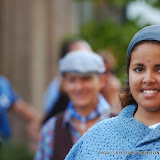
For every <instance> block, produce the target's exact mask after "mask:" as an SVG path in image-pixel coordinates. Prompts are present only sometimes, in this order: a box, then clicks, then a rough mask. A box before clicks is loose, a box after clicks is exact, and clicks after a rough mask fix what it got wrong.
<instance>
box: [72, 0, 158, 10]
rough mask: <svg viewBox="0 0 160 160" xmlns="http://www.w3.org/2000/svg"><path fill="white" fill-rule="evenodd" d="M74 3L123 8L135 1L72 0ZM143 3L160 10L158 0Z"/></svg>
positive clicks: (147, 0)
mask: <svg viewBox="0 0 160 160" xmlns="http://www.w3.org/2000/svg"><path fill="white" fill-rule="evenodd" d="M74 1H78V2H82V1H92V2H93V3H95V4H99V3H103V4H107V3H110V4H112V5H115V6H125V5H126V4H128V3H130V2H134V1H136V0H74ZM139 1H141V0H139ZM145 1H146V2H147V3H148V4H150V5H151V6H153V7H156V8H160V1H159V0H145Z"/></svg>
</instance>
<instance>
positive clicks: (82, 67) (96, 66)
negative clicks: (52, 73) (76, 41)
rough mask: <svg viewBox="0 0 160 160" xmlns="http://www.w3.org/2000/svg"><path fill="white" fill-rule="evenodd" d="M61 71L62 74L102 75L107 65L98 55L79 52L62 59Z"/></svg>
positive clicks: (60, 62)
mask: <svg viewBox="0 0 160 160" xmlns="http://www.w3.org/2000/svg"><path fill="white" fill-rule="evenodd" d="M59 69H60V72H61V73H62V74H63V73H78V74H91V73H96V74H102V73H104V72H105V65H104V61H103V58H102V57H101V56H99V55H98V54H96V53H94V52H92V51H87V50H77V51H72V52H69V53H67V54H66V56H64V57H63V58H62V59H60V61H59Z"/></svg>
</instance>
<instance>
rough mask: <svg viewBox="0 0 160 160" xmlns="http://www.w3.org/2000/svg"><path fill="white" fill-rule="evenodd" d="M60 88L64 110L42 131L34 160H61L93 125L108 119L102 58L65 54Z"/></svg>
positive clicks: (90, 54)
mask: <svg viewBox="0 0 160 160" xmlns="http://www.w3.org/2000/svg"><path fill="white" fill-rule="evenodd" d="M59 68H60V72H61V74H62V85H63V88H64V90H65V92H66V93H67V95H68V96H69V99H70V101H69V103H68V105H67V106H66V110H65V111H64V112H62V113H60V114H58V115H57V116H54V117H52V118H50V119H49V120H48V121H47V122H46V123H45V124H44V125H43V127H42V131H41V139H40V142H39V147H38V150H37V153H36V155H35V160H44V159H47V160H51V159H55V160H64V158H65V156H66V154H67V153H68V152H69V150H70V148H71V147H72V145H73V144H75V143H76V142H77V141H78V139H79V138H80V137H81V136H82V135H83V134H84V133H85V132H86V131H87V130H88V129H89V128H90V127H91V126H93V125H94V124H95V123H97V122H99V121H101V120H102V119H106V118H110V105H109V104H108V102H107V101H106V100H105V99H104V98H103V96H102V95H101V94H100V90H101V89H102V88H103V87H104V75H103V73H104V72H105V70H106V69H105V65H104V62H103V58H102V57H101V56H99V55H98V54H95V53H93V52H92V51H89V50H77V51H72V52H70V53H67V54H66V56H64V57H63V58H62V59H61V60H60V62H59Z"/></svg>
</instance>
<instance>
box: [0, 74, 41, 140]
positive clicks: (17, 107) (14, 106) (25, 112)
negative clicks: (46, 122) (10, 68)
mask: <svg viewBox="0 0 160 160" xmlns="http://www.w3.org/2000/svg"><path fill="white" fill-rule="evenodd" d="M8 111H14V112H15V113H17V114H18V115H19V116H21V117H22V118H23V119H24V120H27V122H28V126H27V131H28V135H29V137H30V138H31V139H35V138H36V139H37V136H39V130H40V121H41V118H40V116H39V115H38V114H37V113H36V111H35V110H34V109H33V107H31V106H30V105H29V104H28V103H26V102H25V101H24V100H23V99H22V98H20V97H19V96H18V95H17V93H16V92H15V91H14V90H13V88H12V86H11V85H10V82H9V81H8V80H7V78H5V77H4V76H2V75H0V137H1V140H4V143H5V141H6V140H8V139H9V138H10V137H11V126H10V122H9V118H8V115H7V114H8Z"/></svg>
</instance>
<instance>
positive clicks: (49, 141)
mask: <svg viewBox="0 0 160 160" xmlns="http://www.w3.org/2000/svg"><path fill="white" fill-rule="evenodd" d="M98 97H99V102H98V105H97V110H96V112H97V113H96V112H92V113H91V114H90V115H89V116H88V117H90V118H91V117H95V114H96V115H97V116H100V118H99V121H100V120H103V119H105V118H109V116H110V114H109V111H110V106H109V104H108V102H107V101H106V100H105V99H104V98H103V97H102V96H101V95H99V96H98ZM70 105H72V103H69V105H68V107H67V109H66V111H65V113H64V121H63V125H64V126H65V125H66V124H69V126H70V131H71V137H72V140H73V143H76V142H77V141H78V139H79V138H80V137H81V135H80V133H79V132H78V131H77V130H76V128H75V127H74V124H73V122H72V117H73V116H74V115H73V113H74V111H73V109H72V107H71V106H70ZM55 121H56V118H55V117H53V118H51V119H49V121H47V122H46V124H45V125H44V126H43V128H42V131H41V139H40V142H39V146H38V150H37V153H36V155H35V160H51V157H52V156H53V152H54V131H55Z"/></svg>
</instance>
